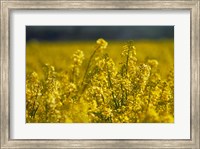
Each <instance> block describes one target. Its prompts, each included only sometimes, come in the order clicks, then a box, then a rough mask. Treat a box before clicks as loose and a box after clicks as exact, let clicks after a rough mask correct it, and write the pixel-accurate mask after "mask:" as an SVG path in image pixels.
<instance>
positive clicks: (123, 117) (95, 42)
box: [26, 25, 174, 123]
mask: <svg viewBox="0 0 200 149" xmlns="http://www.w3.org/2000/svg"><path fill="white" fill-rule="evenodd" d="M26 123H174V26H114V25H113V26H26Z"/></svg>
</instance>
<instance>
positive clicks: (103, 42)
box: [97, 38, 108, 49]
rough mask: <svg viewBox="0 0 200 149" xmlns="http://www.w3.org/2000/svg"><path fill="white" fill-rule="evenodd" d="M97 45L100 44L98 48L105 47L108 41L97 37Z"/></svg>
mask: <svg viewBox="0 0 200 149" xmlns="http://www.w3.org/2000/svg"><path fill="white" fill-rule="evenodd" d="M97 45H99V46H100V49H106V48H107V46H108V42H107V41H105V40H104V39H103V38H99V39H98V40H97Z"/></svg>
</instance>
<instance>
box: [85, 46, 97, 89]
mask: <svg viewBox="0 0 200 149" xmlns="http://www.w3.org/2000/svg"><path fill="white" fill-rule="evenodd" d="M99 48H100V46H98V47H97V48H96V49H95V50H94V52H93V53H92V55H91V56H90V59H89V61H88V65H87V67H86V70H85V74H84V77H83V81H82V85H83V83H84V81H85V78H86V76H87V73H88V70H89V67H90V63H91V61H92V58H93V57H94V55H95V53H96V52H97V50H98V49H99ZM83 88H84V87H83Z"/></svg>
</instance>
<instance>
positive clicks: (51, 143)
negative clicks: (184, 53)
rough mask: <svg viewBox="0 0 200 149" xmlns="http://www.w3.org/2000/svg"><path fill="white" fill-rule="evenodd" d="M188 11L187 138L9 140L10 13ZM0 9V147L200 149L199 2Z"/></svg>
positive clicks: (102, 1)
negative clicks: (97, 10) (189, 76)
mask: <svg viewBox="0 0 200 149" xmlns="http://www.w3.org/2000/svg"><path fill="white" fill-rule="evenodd" d="M16 9H17V10H62V9H73V10H80V9H84V10H87V9H90V10H96V9H99V10H107V9H108V10H109V9H115V10H118V9H120V10H127V9H129V10H130V9H133V10H189V11H190V18H191V20H190V41H191V42H190V43H191V44H190V53H191V57H190V74H191V78H190V85H191V88H190V107H191V110H190V118H191V119H190V134H191V136H190V139H187V140H184V139H181V140H179V139H175V140H174V139H172V140H170V139H167V140H165V139H162V140H161V139H156V140H154V139H151V140H141V139H133V140H126V139H122V140H121V139H120V140H112V139H103V140H102V139H101V140H93V139H90V140H76V139H75V140H73V139H66V140H65V139H63V140H57V139H53V140H46V139H45V140H40V139H37V140H30V139H29V140H28V139H27V140H26V139H23V140H20V139H19V140H18V139H17V140H15V139H11V138H10V131H11V130H10V84H11V82H10V55H9V54H10V38H11V37H10V36H11V35H10V19H11V18H10V14H11V11H12V10H16ZM0 10H1V16H0V17H1V23H0V25H1V32H0V34H1V54H0V57H1V59H0V61H1V69H0V71H1V72H0V76H1V77H0V78H1V90H0V93H1V95H0V96H1V98H0V101H1V102H0V106H1V116H0V121H1V123H0V129H1V130H0V132H1V137H0V138H1V142H0V143H1V148H2V149H7V148H8V149H9V148H47V149H48V148H194V149H198V148H200V137H199V136H200V129H199V128H200V115H199V111H200V104H199V100H200V86H199V84H200V79H199V78H200V74H199V69H200V65H199V64H200V33H199V32H200V30H199V28H200V1H199V0H168V1H165V0H156V1H155V0H147V1H146V0H145V1H143V0H141V1H132V0H116V1H115V0H98V1H97V0H89V1H88V0H83V1H77V0H42V1H39V0H24V1H23V0H12V1H11V0H0Z"/></svg>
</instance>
